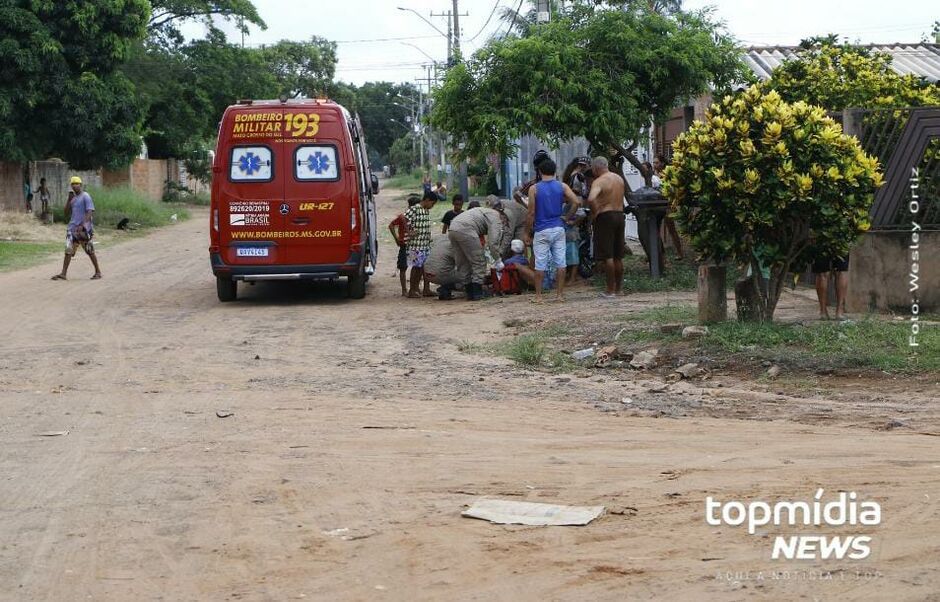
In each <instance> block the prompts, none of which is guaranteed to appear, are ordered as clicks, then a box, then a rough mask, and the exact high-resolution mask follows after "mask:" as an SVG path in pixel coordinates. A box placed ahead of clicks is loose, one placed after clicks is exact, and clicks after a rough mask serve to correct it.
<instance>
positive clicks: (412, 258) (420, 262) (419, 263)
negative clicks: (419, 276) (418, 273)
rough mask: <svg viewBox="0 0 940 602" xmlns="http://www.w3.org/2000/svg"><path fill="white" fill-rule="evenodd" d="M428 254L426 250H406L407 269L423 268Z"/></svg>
mask: <svg viewBox="0 0 940 602" xmlns="http://www.w3.org/2000/svg"><path fill="white" fill-rule="evenodd" d="M429 253H430V251H429V250H428V249H408V267H412V268H423V267H424V262H425V261H427V260H428V254H429Z"/></svg>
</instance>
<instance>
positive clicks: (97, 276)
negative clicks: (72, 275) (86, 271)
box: [91, 274, 101, 280]
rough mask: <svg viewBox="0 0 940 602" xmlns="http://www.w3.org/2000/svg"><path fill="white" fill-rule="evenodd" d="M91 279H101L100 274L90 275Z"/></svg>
mask: <svg viewBox="0 0 940 602" xmlns="http://www.w3.org/2000/svg"><path fill="white" fill-rule="evenodd" d="M91 279H92V280H101V274H95V275H94V276H92V277H91Z"/></svg>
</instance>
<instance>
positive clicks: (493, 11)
mask: <svg viewBox="0 0 940 602" xmlns="http://www.w3.org/2000/svg"><path fill="white" fill-rule="evenodd" d="M501 2H502V0H496V4H494V5H493V10H491V11H490V16H489V17H487V18H486V23H484V24H483V27H481V28H480V31H478V32H477V35H475V36H473V37H472V38H470V39H469V40H467V43H468V44H469V43H471V42H473V41H474V40H475V39H477V38H479V37H480V34H481V33H483V31H484V30H485V29H486V26H487V25H489V24H490V20H491V19H492V18H493V15H495V14H496V9H497V8H499V5H500V3H501Z"/></svg>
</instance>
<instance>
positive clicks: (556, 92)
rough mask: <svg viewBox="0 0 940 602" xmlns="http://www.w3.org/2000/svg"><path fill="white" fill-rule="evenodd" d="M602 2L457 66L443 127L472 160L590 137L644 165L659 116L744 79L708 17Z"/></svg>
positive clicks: (439, 107) (439, 112)
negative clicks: (534, 141)
mask: <svg viewBox="0 0 940 602" xmlns="http://www.w3.org/2000/svg"><path fill="white" fill-rule="evenodd" d="M594 4H596V3H593V2H592V3H575V5H574V8H575V9H577V11H574V10H572V12H571V13H568V14H565V15H562V16H561V17H560V18H558V19H556V20H555V21H552V22H550V23H546V24H542V25H536V26H534V27H533V28H532V29H531V31H530V32H529V34H528V35H527V36H526V37H520V38H515V37H507V38H505V39H502V40H493V41H490V42H489V43H488V44H487V45H486V46H484V47H483V48H481V49H480V50H479V51H478V52H477V53H476V54H474V55H473V56H472V57H471V58H470V59H469V60H468V61H467V62H466V63H464V64H458V65H457V66H455V67H453V68H452V69H451V70H450V71H449V72H448V75H447V78H446V80H445V82H444V84H443V86H442V87H441V88H440V89H439V91H438V92H437V93H436V95H435V101H436V103H435V106H434V109H433V112H432V115H431V121H432V124H433V125H434V127H436V128H438V129H442V130H445V131H447V132H449V133H450V134H452V135H453V136H454V137H455V138H456V139H457V141H459V142H464V143H465V144H466V146H465V150H464V153H463V154H465V155H469V156H477V157H479V156H485V155H487V154H490V153H494V152H495V153H502V154H511V153H512V152H513V151H514V148H513V140H515V139H517V138H519V137H521V136H522V135H525V134H534V135H536V136H538V137H540V138H543V139H547V140H550V141H555V142H557V141H560V140H565V139H570V138H573V137H576V136H584V137H585V138H587V140H588V141H589V142H590V143H591V145H592V147H593V148H595V149H597V151H598V152H605V153H607V154H609V155H611V156H613V157H614V158H615V159H617V158H622V159H626V160H627V161H630V162H631V163H632V164H634V165H635V166H636V167H637V168H640V164H639V161H638V160H637V159H636V158H635V157H634V156H633V154H632V153H631V152H630V149H628V148H627V147H628V145H630V143H631V141H636V140H639V139H641V137H642V134H643V132H644V131H646V130H647V129H648V127H649V125H650V121H651V119H655V120H662V119H665V118H666V117H667V116H668V115H669V113H670V111H671V110H672V108H673V107H674V106H676V104H677V103H678V102H679V101H682V100H685V99H687V98H691V97H694V96H697V95H699V94H701V93H704V92H706V91H708V90H709V87H710V86H711V87H714V88H717V89H723V88H725V87H728V86H730V85H731V83H732V82H734V81H741V80H742V79H743V78H744V67H743V65H742V63H741V61H740V57H739V53H738V51H737V49H736V48H735V45H734V43H733V40H732V39H731V38H729V37H727V36H726V35H724V34H723V33H722V30H721V28H720V27H719V26H718V25H717V24H716V23H715V22H713V21H712V20H711V18H710V16H709V14H708V13H707V12H697V13H689V12H681V11H680V12H675V13H671V14H668V15H664V14H659V13H657V12H654V11H651V10H648V9H645V8H643V7H635V6H633V3H630V4H631V6H630V7H629V10H624V9H623V8H609V7H607V8H603V7H597V6H593V5H594ZM614 4H618V5H619V4H624V3H614Z"/></svg>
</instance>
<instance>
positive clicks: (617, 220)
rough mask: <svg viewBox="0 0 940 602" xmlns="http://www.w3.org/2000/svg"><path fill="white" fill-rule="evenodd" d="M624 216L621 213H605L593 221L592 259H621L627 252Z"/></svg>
mask: <svg viewBox="0 0 940 602" xmlns="http://www.w3.org/2000/svg"><path fill="white" fill-rule="evenodd" d="M626 217H627V216H626V215H624V213H623V211H605V212H604V213H599V214H598V215H597V218H596V219H595V220H594V259H597V260H598V261H604V260H605V259H623V255H624V253H626V252H627V242H626V240H624V227H625V225H626Z"/></svg>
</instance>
